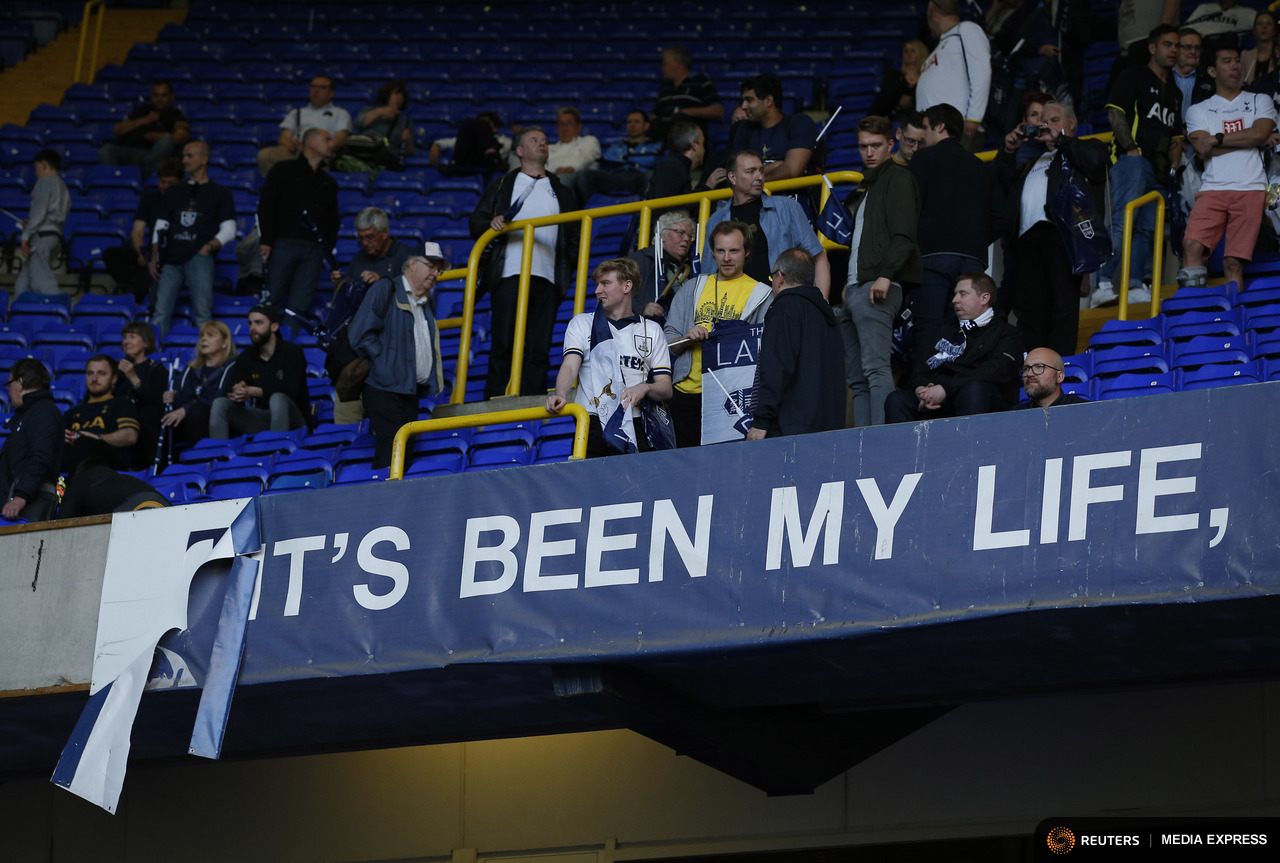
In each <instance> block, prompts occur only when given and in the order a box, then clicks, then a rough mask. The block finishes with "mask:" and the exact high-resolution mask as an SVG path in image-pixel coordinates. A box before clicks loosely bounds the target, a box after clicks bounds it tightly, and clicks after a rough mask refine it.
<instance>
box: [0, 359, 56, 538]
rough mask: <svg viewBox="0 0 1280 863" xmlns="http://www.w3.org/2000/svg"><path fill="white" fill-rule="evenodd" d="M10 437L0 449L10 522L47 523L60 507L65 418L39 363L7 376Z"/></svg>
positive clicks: (0, 483) (0, 481)
mask: <svg viewBox="0 0 1280 863" xmlns="http://www.w3.org/2000/svg"><path fill="white" fill-rule="evenodd" d="M9 403H10V404H11V405H13V407H14V415H13V418H12V419H11V420H10V421H9V426H10V433H9V437H8V438H7V439H6V440H5V442H4V447H3V448H0V494H3V496H4V506H3V509H2V510H0V515H3V516H4V517H5V518H7V519H17V518H25V519H26V520H27V521H44V520H45V519H48V518H49V517H51V516H52V515H53V510H54V507H56V506H57V496H56V493H55V491H54V485H53V484H54V482H55V481H56V480H57V478H58V465H59V464H61V463H62V414H61V413H59V412H58V406H57V405H56V404H54V401H53V393H52V392H50V390H49V370H48V369H46V368H45V367H44V364H43V363H41V362H40V361H39V360H36V359H31V358H30V357H28V358H27V359H22V360H18V361H17V362H16V363H14V364H13V368H11V369H10V370H9Z"/></svg>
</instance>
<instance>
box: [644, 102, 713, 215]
mask: <svg viewBox="0 0 1280 863" xmlns="http://www.w3.org/2000/svg"><path fill="white" fill-rule="evenodd" d="M706 156H707V138H706V135H704V134H703V132H702V130H701V129H699V128H698V127H697V126H696V125H694V124H693V123H689V122H685V121H681V122H679V123H674V124H672V126H671V131H670V132H669V133H668V134H667V155H665V156H663V157H662V159H661V160H659V161H658V163H657V164H656V165H654V168H653V176H651V177H650V178H649V188H647V189H646V190H645V193H644V196H645V198H647V199H650V200H652V199H653V198H672V197H675V196H676V195H687V194H689V193H691V192H693V191H696V189H695V188H694V183H693V172H694V171H697V170H698V169H700V168H701V167H702V165H703V161H704V160H705V159H706Z"/></svg>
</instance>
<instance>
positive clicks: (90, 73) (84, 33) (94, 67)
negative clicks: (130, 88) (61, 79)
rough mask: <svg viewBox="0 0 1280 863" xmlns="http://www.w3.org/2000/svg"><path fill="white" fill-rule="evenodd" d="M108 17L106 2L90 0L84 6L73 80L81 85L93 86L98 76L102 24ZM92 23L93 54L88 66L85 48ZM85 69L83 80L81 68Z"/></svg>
mask: <svg viewBox="0 0 1280 863" xmlns="http://www.w3.org/2000/svg"><path fill="white" fill-rule="evenodd" d="M106 17H107V6H106V0H89V2H88V3H86V4H84V14H83V15H82V16H81V18H80V45H79V47H78V48H77V49H76V68H75V71H74V73H73V74H72V76H71V77H72V80H74V81H75V82H76V83H79V84H92V83H93V79H94V77H95V76H96V75H97V74H98V49H99V48H100V47H102V23H103V21H105V20H106ZM91 21H92V26H93V28H94V31H93V46H92V48H93V53H92V58H91V59H90V60H89V63H88V65H87V66H85V65H84V61H85V47H86V43H87V40H88V38H89V27H90V26H91V24H90V22H91ZM82 67H83V68H84V77H83V78H81V77H80V75H81V68H82Z"/></svg>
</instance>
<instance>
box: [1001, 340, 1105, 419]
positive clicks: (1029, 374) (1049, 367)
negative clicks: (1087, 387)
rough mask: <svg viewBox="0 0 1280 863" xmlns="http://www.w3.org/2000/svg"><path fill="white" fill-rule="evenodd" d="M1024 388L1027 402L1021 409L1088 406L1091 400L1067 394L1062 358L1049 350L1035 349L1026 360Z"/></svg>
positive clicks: (1023, 374) (1023, 364) (1024, 364)
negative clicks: (1064, 386) (1064, 387)
mask: <svg viewBox="0 0 1280 863" xmlns="http://www.w3.org/2000/svg"><path fill="white" fill-rule="evenodd" d="M1020 374H1021V375H1022V388H1023V390H1025V391H1026V393H1027V400H1026V401H1024V402H1022V404H1020V405H1018V409H1019V410H1028V409H1030V408H1056V407H1060V406H1062V405H1082V404H1087V403H1088V401H1089V400H1088V399H1086V398H1083V397H1081V396H1078V395H1076V394H1075V393H1064V392H1063V391H1062V382H1063V381H1064V380H1066V377H1065V376H1064V375H1063V371H1062V356H1061V355H1060V354H1059V353H1058V352H1057V351H1055V350H1051V349H1049V348H1035V349H1034V350H1032V351H1030V352H1029V353H1028V354H1027V358H1026V359H1025V360H1023V361H1022V369H1021V371H1020Z"/></svg>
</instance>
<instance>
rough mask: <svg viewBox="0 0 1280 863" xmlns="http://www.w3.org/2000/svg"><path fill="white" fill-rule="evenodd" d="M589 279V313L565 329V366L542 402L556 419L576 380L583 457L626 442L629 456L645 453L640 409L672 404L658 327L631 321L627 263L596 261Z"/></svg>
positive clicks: (620, 449) (636, 275)
mask: <svg viewBox="0 0 1280 863" xmlns="http://www.w3.org/2000/svg"><path fill="white" fill-rule="evenodd" d="M591 276H592V278H593V279H595V281H596V300H597V306H596V310H595V311H594V312H583V313H582V314H580V315H574V316H573V318H572V320H570V321H569V326H568V328H566V330H565V334H564V361H563V362H562V363H561V364H560V371H559V373H558V374H557V375H556V385H555V391H554V392H552V393H551V394H550V395H548V396H547V410H548V411H549V412H551V413H559V412H560V411H562V410H563V409H564V406H565V405H566V404H568V402H569V389H570V388H571V387H573V384H574V381H575V380H577V382H578V385H577V391H576V394H575V398H574V401H575V402H576V403H577V404H579V405H581V406H582V407H583V408H585V409H586V411H587V413H588V414H590V417H591V419H590V423H589V425H588V427H587V457H588V458H595V457H598V456H607V455H616V454H618V453H625V452H629V451H631V449H632V446H631V445H632V443H633V442H634V444H635V447H634V448H635V450H636V451H638V452H648V451H649V449H650V447H649V441H648V437H647V436H646V435H645V433H644V428H643V423H642V421H641V418H640V404H641V402H643V401H644V400H645V399H652V400H653V401H658V402H665V401H667V400H668V399H670V398H671V356H670V353H669V352H668V349H667V340H666V338H665V336H664V333H663V330H662V326H661V325H660V324H657V323H655V322H653V321H649V320H645V319H644V318H637V317H635V316H633V315H632V314H631V308H632V306H633V302H632V299H631V292H632V289H633V288H634V287H635V285H636V284H637V282H638V281H639V279H640V271H639V269H638V268H637V267H636V265H635V262H634V261H631V260H629V259H627V258H614V259H613V260H609V261H602V262H600V263H599V264H598V265H596V268H595V271H594V272H593V273H592V274H591ZM624 426H630V428H629V429H627V428H625V427H624ZM606 430H607V431H608V433H606ZM619 438H621V440H620V439H619Z"/></svg>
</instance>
